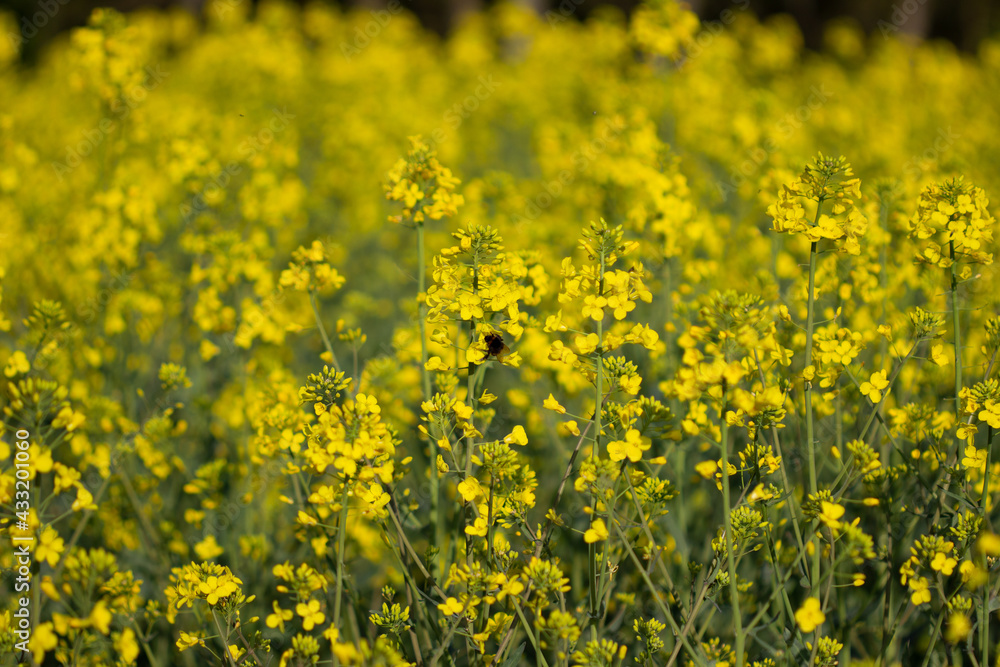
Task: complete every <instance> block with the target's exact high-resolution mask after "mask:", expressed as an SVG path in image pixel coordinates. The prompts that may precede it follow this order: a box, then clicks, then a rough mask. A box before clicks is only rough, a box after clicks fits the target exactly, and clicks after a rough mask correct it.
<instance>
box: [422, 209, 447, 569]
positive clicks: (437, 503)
mask: <svg viewBox="0 0 1000 667" xmlns="http://www.w3.org/2000/svg"><path fill="white" fill-rule="evenodd" d="M424 253H425V251H424V225H423V223H419V224H418V225H417V291H418V292H419V296H418V302H419V304H420V373H421V376H422V377H421V380H422V383H423V389H424V400H425V401H429V400H431V372H430V371H429V370H427V297H426V291H427V275H426V274H427V265H426V259H425V258H424ZM434 436H435V434H434V433H433V432H431V433H430V438H429V440H430V466H429V467H430V471H429V472H430V481H431V489H430V491H431V516H430V520H431V531H432V534H433V535H434V544H436V545H438V547H439V548H442V549H443V545H444V522H443V521H442V520H441V514H440V513H441V488H440V480H439V479H438V470H437V459H438V446H437V439H436V438H435V437H434ZM438 563H440V564H441V565H439V568H438V571H437V572H436V574H437V578H438V579H442V578H443V576H444V572H443V571H442V570H441V567H443V561H441V559H438Z"/></svg>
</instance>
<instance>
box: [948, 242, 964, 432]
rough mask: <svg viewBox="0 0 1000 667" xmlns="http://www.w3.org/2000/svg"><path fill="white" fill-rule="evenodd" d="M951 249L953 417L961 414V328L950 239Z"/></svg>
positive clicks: (954, 264)
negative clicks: (953, 341)
mask: <svg viewBox="0 0 1000 667" xmlns="http://www.w3.org/2000/svg"><path fill="white" fill-rule="evenodd" d="M948 246H949V247H950V249H951V318H952V321H953V322H954V327H955V419H959V418H960V417H961V416H962V399H961V398H959V394H960V393H962V329H961V322H960V320H959V316H958V273H957V270H958V264H957V263H956V262H955V242H954V241H950V242H949V243H948Z"/></svg>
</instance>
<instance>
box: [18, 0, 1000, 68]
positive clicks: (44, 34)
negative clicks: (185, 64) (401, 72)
mask: <svg viewBox="0 0 1000 667" xmlns="http://www.w3.org/2000/svg"><path fill="white" fill-rule="evenodd" d="M329 1H333V0H329ZM385 1H386V0H339V1H337V2H336V3H335V4H338V5H340V6H341V7H349V6H352V5H357V6H361V7H365V8H372V9H375V8H378V7H380V6H384V5H385ZM570 1H571V2H572V3H573V4H577V3H579V2H580V0H570ZM40 2H45V3H46V4H47V5H48V6H50V7H51V6H52V4H53V3H55V2H56V0H0V9H6V10H10V11H13V12H14V14H15V16H16V18H17V19H18V21H20V19H21V17H23V16H29V17H30V16H32V15H34V14H35V13H36V12H39V11H41V10H42V8H41V7H40V6H39V3H40ZM203 2H204V0H68V2H67V3H66V4H65V6H60V8H59V11H58V12H56V14H55V16H54V17H53V18H52V19H51V20H50V21H48V23H47V25H45V27H44V28H43V29H42V30H40V31H39V34H38V36H37V38H34V39H31V40H29V41H28V43H27V44H26V45H25V48H24V53H23V54H22V55H23V56H24V58H25V60H26V61H28V62H30V61H32V60H34V58H35V57H36V56H37V53H38V50H39V49H40V48H44V44H45V42H46V41H48V40H49V39H51V38H52V37H53V36H54V35H56V34H57V33H59V32H60V31H63V30H66V29H68V28H72V27H74V26H78V25H83V24H84V23H85V22H86V20H87V16H88V15H89V14H90V12H91V10H92V9H93V8H95V7H106V6H111V7H115V8H117V9H120V10H122V11H129V10H133V9H138V8H141V7H167V6H170V5H180V6H184V7H187V8H188V9H190V10H191V11H193V12H195V13H198V14H200V12H201V6H202V4H203ZM491 2H492V0H405V2H404V3H403V4H404V6H405V7H407V8H408V9H410V10H411V11H413V12H414V13H415V14H416V15H417V16H418V17H419V18H420V20H421V21H422V22H423V24H424V25H425V26H426V27H428V28H429V29H431V30H433V31H435V32H437V33H439V34H447V32H448V30H449V28H450V27H451V26H453V25H454V24H455V22H456V20H457V19H458V18H459V17H460V16H461V15H462V13H463V12H466V11H469V10H474V9H476V8H481V7H483V6H488V5H489V4H491ZM522 2H525V3H526V4H529V5H531V6H533V7H535V8H536V9H537V10H539V11H541V12H544V11H545V10H547V9H552V8H555V7H557V6H558V4H559V2H560V0H522ZM744 2H745V0H689V4H690V5H691V6H692V8H693V9H694V10H695V11H697V12H698V14H699V15H700V16H701V17H702V18H703V19H705V20H712V19H715V18H717V17H718V16H719V15H720V13H721V12H722V11H723V10H725V9H726V8H731V7H734V6H737V5H738V6H743V4H744ZM602 4H612V5H617V6H618V7H621V8H622V9H623V10H625V11H626V12H629V11H630V10H631V9H632V8H634V7H635V6H636V5H637V4H638V0H583V2H582V3H581V4H580V5H579V7H578V8H577V9H576V11H575V12H574V14H573V15H574V18H576V19H582V18H586V16H587V14H588V13H589V12H590V11H593V9H594V8H595V7H597V6H599V5H602ZM750 8H751V9H752V10H753V11H754V12H755V13H756V14H757V15H758V16H761V17H766V16H769V15H771V14H775V13H787V14H790V15H792V16H793V17H794V18H795V19H796V20H797V21H798V23H799V26H800V28H801V30H802V33H803V35H804V36H805V40H806V45H807V46H808V47H810V48H818V47H819V46H820V44H821V36H822V32H823V26H824V24H825V23H826V22H827V21H830V20H831V19H836V18H841V17H850V18H852V19H854V20H855V21H857V23H858V24H859V25H860V26H861V27H862V28H863V29H864V30H865V31H867V32H869V33H871V32H878V31H879V21H880V20H882V21H886V22H887V23H891V22H892V16H893V11H894V10H897V11H903V10H906V15H908V16H909V17H908V18H907V20H906V21H905V22H904V23H903V24H902V27H901V32H907V33H912V34H915V35H919V36H921V37H927V38H941V39H946V40H949V41H951V42H952V43H954V44H955V45H956V46H957V47H958V48H960V49H962V50H963V51H970V52H971V51H975V49H976V47H977V46H978V44H979V43H980V42H981V41H982V40H983V38H985V37H987V36H989V35H990V34H992V33H994V32H996V30H997V29H998V28H1000V0H962V1H961V2H948V1H947V0H923V1H921V0H835V1H826V2H824V1H822V0H750ZM50 13H51V12H50ZM897 15H898V14H897Z"/></svg>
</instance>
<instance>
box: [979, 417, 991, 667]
mask: <svg viewBox="0 0 1000 667" xmlns="http://www.w3.org/2000/svg"><path fill="white" fill-rule="evenodd" d="M986 428H987V429H988V430H987V438H986V471H985V473H984V474H983V495H982V496H980V498H979V515H980V516H982V517H983V518H984V519H985V518H986V502H987V499H988V494H989V488H990V455H991V454H992V453H993V427H992V426H987V427H986ZM985 523H986V524H987V527H988V526H989V522H988V521H986V522H985ZM983 559H984V560H985V556H984V557H983ZM983 565H984V566H985V565H986V563H985V562H984V563H983ZM984 569H985V570H986V572H987V576H989V568H988V567H984ZM989 604H990V587H989V585H988V584H986V585H984V586H983V608H982V612H981V614H980V615H981V618H980V620H979V646H980V650H981V651H982V654H983V661H982V664H983V665H989V664H990V609H989Z"/></svg>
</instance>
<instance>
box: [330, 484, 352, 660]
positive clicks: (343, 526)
mask: <svg viewBox="0 0 1000 667" xmlns="http://www.w3.org/2000/svg"><path fill="white" fill-rule="evenodd" d="M347 485H348V482H347V481H346V480H345V481H344V492H343V495H341V497H340V503H341V507H340V522H339V524H338V525H337V595H336V597H335V598H334V600H333V627H335V628H337V629H338V630H339V629H340V599H341V597H343V592H344V546H345V544H346V542H347V508H348V503H347ZM333 664H334V665H336V664H337V658H336V656H334V658H333Z"/></svg>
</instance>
